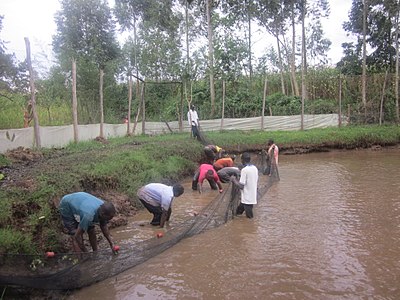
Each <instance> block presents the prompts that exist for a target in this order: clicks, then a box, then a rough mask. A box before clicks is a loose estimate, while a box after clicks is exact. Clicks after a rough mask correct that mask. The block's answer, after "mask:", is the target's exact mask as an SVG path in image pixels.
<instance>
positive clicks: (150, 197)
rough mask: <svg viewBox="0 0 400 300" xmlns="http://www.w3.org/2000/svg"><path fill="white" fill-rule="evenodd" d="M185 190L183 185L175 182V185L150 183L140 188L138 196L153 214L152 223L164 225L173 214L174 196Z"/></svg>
mask: <svg viewBox="0 0 400 300" xmlns="http://www.w3.org/2000/svg"><path fill="white" fill-rule="evenodd" d="M183 192H184V188H183V186H182V185H180V184H179V183H178V184H175V185H173V186H169V185H165V184H162V183H149V184H147V185H145V186H143V187H141V188H140V189H139V191H138V192H137V196H138V198H139V200H140V202H142V204H143V205H144V207H146V208H147V210H148V211H149V212H150V213H152V214H153V220H152V221H151V222H150V224H151V225H154V226H158V225H159V226H160V227H161V228H163V227H164V224H165V222H166V221H169V218H170V217H171V214H172V207H171V206H172V201H173V200H174V198H176V197H179V196H180V195H182V194H183Z"/></svg>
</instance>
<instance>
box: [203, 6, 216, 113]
mask: <svg viewBox="0 0 400 300" xmlns="http://www.w3.org/2000/svg"><path fill="white" fill-rule="evenodd" d="M205 2H206V15H207V38H208V72H209V77H210V98H211V117H213V116H214V113H215V86H214V40H213V24H212V13H213V2H214V1H213V0H205Z"/></svg>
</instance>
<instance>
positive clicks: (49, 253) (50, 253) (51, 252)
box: [46, 251, 55, 258]
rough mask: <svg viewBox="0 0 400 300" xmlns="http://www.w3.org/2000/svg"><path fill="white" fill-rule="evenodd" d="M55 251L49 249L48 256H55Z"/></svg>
mask: <svg viewBox="0 0 400 300" xmlns="http://www.w3.org/2000/svg"><path fill="white" fill-rule="evenodd" d="M54 255H55V254H54V252H53V251H49V252H46V257H48V258H50V257H54Z"/></svg>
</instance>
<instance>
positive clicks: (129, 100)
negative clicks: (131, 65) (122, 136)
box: [126, 74, 133, 135]
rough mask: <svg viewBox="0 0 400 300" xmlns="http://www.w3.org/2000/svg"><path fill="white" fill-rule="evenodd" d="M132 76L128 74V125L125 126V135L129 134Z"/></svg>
mask: <svg viewBox="0 0 400 300" xmlns="http://www.w3.org/2000/svg"><path fill="white" fill-rule="evenodd" d="M132 85H133V83H132V75H131V74H129V83H128V88H129V89H128V123H127V124H126V135H130V134H131V110H132Z"/></svg>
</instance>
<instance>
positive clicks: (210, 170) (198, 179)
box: [192, 164, 223, 193]
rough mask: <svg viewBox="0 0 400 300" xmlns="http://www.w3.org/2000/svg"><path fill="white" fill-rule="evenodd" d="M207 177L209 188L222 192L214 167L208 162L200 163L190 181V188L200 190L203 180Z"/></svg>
mask: <svg viewBox="0 0 400 300" xmlns="http://www.w3.org/2000/svg"><path fill="white" fill-rule="evenodd" d="M205 179H207V181H208V183H209V184H210V187H211V189H213V190H217V189H218V190H219V192H220V193H222V192H223V189H222V184H221V181H220V179H219V177H218V174H217V172H216V171H215V169H214V167H213V166H212V165H210V164H201V165H200V167H199V169H198V170H197V172H196V174H195V176H194V177H193V181H192V189H193V190H198V191H199V193H201V192H202V188H203V182H204V180H205Z"/></svg>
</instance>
